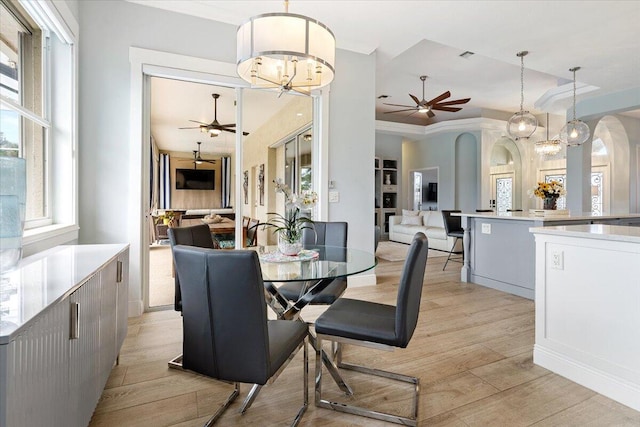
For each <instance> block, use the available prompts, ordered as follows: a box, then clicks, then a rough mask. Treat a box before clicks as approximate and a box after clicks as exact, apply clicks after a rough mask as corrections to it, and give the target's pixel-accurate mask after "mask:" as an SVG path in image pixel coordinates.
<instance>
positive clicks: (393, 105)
mask: <svg viewBox="0 0 640 427" xmlns="http://www.w3.org/2000/svg"><path fill="white" fill-rule="evenodd" d="M382 104H383V105H391V106H392V107H405V108H416V107H415V106H414V105H402V104H387V103H386V102H383V103H382Z"/></svg>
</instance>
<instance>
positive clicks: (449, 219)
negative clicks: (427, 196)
mask: <svg viewBox="0 0 640 427" xmlns="http://www.w3.org/2000/svg"><path fill="white" fill-rule="evenodd" d="M441 212H442V222H444V231H445V233H447V235H449V234H450V233H459V232H461V231H464V230H463V228H462V218H461V217H459V216H452V215H451V214H452V213H461V212H462V211H459V210H448V211H441Z"/></svg>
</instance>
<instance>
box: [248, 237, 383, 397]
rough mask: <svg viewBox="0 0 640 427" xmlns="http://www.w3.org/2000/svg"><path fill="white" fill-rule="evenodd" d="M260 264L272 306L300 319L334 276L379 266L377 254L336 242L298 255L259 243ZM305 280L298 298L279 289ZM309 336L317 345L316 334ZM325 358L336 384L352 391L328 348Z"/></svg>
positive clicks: (283, 314) (280, 314)
mask: <svg viewBox="0 0 640 427" xmlns="http://www.w3.org/2000/svg"><path fill="white" fill-rule="evenodd" d="M255 250H257V251H258V258H259V259H260V267H261V269H262V278H263V280H264V287H265V296H266V299H267V303H268V304H269V306H270V307H271V309H272V310H273V311H274V312H275V313H276V314H277V316H278V318H279V319H286V320H300V321H302V319H300V311H301V310H302V309H303V308H304V307H305V306H306V305H308V304H309V303H311V301H312V300H313V298H314V297H315V296H316V295H317V294H318V293H320V292H322V290H324V289H325V288H326V287H327V286H328V285H329V284H330V283H331V282H332V281H333V280H334V279H336V278H338V277H347V276H351V275H354V274H358V273H362V272H364V271H367V270H370V269H372V268H373V267H375V266H376V263H377V261H376V258H375V255H374V254H372V253H370V252H366V251H362V250H359V249H351V248H343V247H337V246H321V245H307V246H305V248H304V250H303V251H302V252H300V253H299V254H298V255H296V256H287V255H282V254H280V253H279V252H278V248H277V246H258V247H256V248H255ZM283 282H302V283H304V286H302V288H301V292H300V295H299V297H298V299H297V300H296V301H289V300H287V299H286V298H285V297H283V296H282V295H281V294H280V293H279V292H278V284H279V283H283ZM309 340H310V342H311V344H312V345H313V347H314V348H315V337H314V336H313V335H312V334H311V333H310V334H309ZM322 360H323V362H324V364H325V366H326V367H327V369H328V371H329V373H330V374H331V376H332V377H333V379H334V381H335V382H336V384H337V385H338V386H339V387H340V388H341V389H342V390H343V391H344V392H345V393H346V394H347V395H351V394H353V391H352V390H351V388H350V387H349V386H348V385H347V384H346V383H345V382H344V380H343V379H342V377H341V376H340V374H339V372H338V368H337V367H336V365H335V364H334V362H333V360H332V358H330V357H329V356H328V355H327V354H326V352H325V351H322Z"/></svg>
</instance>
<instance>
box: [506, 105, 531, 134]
mask: <svg viewBox="0 0 640 427" xmlns="http://www.w3.org/2000/svg"><path fill="white" fill-rule="evenodd" d="M537 127H538V119H536V117H535V116H534V115H533V114H531V113H530V112H528V111H520V112H517V113H515V114H514V115H513V116H511V118H510V119H509V122H508V123H507V132H508V133H509V135H510V136H511V137H512V138H515V139H520V138H529V137H530V136H531V135H533V132H535V130H536V128H537Z"/></svg>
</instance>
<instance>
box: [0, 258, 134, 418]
mask: <svg viewBox="0 0 640 427" xmlns="http://www.w3.org/2000/svg"><path fill="white" fill-rule="evenodd" d="M128 264H129V250H128V246H126V245H80V246H60V247H57V248H54V249H51V250H49V251H46V252H43V253H42V254H38V255H34V256H33V257H30V258H27V259H25V260H23V261H22V263H21V264H20V267H19V269H18V270H16V271H15V272H13V273H11V274H10V275H8V276H7V277H3V282H2V284H1V285H0V286H1V288H0V295H2V303H1V305H0V310H1V311H0V312H1V313H2V317H1V318H0V426H2V427H14V426H16V427H22V426H32V425H33V426H35V425H47V426H65V427H66V426H86V425H88V424H89V422H90V420H91V416H92V414H93V410H94V409H95V405H96V404H97V402H98V400H99V399H100V396H101V394H102V390H103V388H104V386H105V384H106V381H107V378H108V376H109V373H110V372H111V369H112V367H113V364H114V363H115V361H116V358H117V354H118V352H119V350H120V347H121V346H122V341H123V340H124V336H125V334H126V329H127V305H128Z"/></svg>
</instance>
